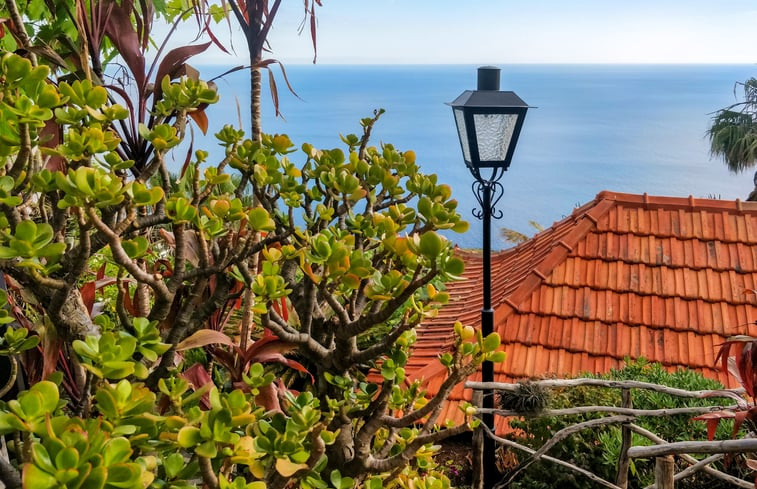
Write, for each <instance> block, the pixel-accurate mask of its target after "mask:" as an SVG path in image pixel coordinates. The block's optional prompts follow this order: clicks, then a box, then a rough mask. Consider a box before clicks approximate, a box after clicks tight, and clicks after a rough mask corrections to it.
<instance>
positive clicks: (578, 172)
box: [177, 65, 757, 248]
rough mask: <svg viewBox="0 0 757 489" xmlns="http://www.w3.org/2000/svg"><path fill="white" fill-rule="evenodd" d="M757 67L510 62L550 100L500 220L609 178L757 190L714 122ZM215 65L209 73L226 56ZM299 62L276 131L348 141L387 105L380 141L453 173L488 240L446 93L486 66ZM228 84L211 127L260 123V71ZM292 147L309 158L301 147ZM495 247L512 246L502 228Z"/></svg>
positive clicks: (267, 113)
mask: <svg viewBox="0 0 757 489" xmlns="http://www.w3.org/2000/svg"><path fill="white" fill-rule="evenodd" d="M755 68H757V67H755V66H752V65H736V66H731V65H515V66H503V67H502V89H503V90H513V91H515V92H516V93H517V94H518V95H519V96H520V97H521V98H522V99H523V100H525V101H526V102H527V103H529V104H530V105H531V106H535V107H537V108H534V109H531V110H529V111H528V114H527V116H526V121H525V125H524V127H523V131H522V133H521V138H520V141H519V143H518V147H517V149H516V151H515V157H514V159H513V163H512V166H511V167H510V170H509V171H508V172H507V173H506V174H505V176H504V178H503V180H502V184H503V185H504V188H505V195H504V196H503V198H502V200H501V201H500V202H499V205H498V208H499V209H501V210H502V212H503V213H504V216H503V217H502V219H499V220H497V221H495V222H494V223H493V229H495V230H497V229H499V228H501V227H509V228H513V229H516V230H519V231H521V232H524V233H528V234H531V233H532V232H533V229H532V228H531V227H530V226H529V224H528V223H529V221H531V220H533V221H536V222H538V223H540V224H542V225H543V226H545V227H546V226H549V225H551V224H552V223H553V222H554V221H556V220H559V219H561V218H562V217H564V216H566V215H569V214H570V213H571V211H572V210H573V208H574V207H576V206H578V205H580V204H583V203H585V202H587V201H589V200H591V199H592V198H594V196H595V195H596V194H597V193H598V192H600V191H602V190H612V191H617V192H631V193H644V192H647V193H649V194H650V195H669V196H682V197H686V196H688V195H693V196H694V197H708V196H715V197H720V198H724V199H736V198H741V199H744V198H746V196H747V195H748V194H749V192H750V191H751V189H752V175H751V172H747V173H743V174H740V175H733V174H730V173H729V172H728V170H727V169H726V167H725V165H724V164H723V163H722V162H721V161H720V160H712V159H711V158H710V155H709V145H708V141H707V139H706V136H705V133H706V130H707V127H708V124H709V122H710V120H711V118H712V113H713V112H714V111H715V110H717V109H719V108H721V107H725V106H728V105H730V104H732V103H734V102H735V101H736V98H735V97H734V83H735V82H737V81H744V80H746V79H747V78H749V77H751V76H753V75H755V73H757V69H755ZM201 71H202V76H203V77H204V78H206V79H207V78H211V77H214V76H216V75H218V74H220V73H223V72H224V71H225V68H223V67H217V66H214V67H204V68H202V69H201ZM286 72H287V76H288V79H289V81H290V83H291V85H292V87H293V88H294V90H295V91H296V92H297V95H298V96H299V98H298V97H295V96H293V95H292V94H291V93H289V92H288V90H287V88H286V85H285V83H284V80H283V78H282V77H281V74H280V72H278V71H276V80H277V83H278V88H279V97H280V109H281V112H282V115H283V118H277V117H275V115H274V110H273V108H272V105H271V101H270V97H269V95H268V94H264V107H263V120H264V122H263V129H264V131H266V132H269V133H287V134H288V135H289V136H290V137H291V138H292V140H293V141H294V142H295V144H296V145H297V146H298V147H299V146H300V145H301V144H302V143H303V142H310V143H312V144H314V145H316V146H318V147H323V148H333V147H343V144H342V143H341V141H340V140H339V134H349V133H355V134H360V125H359V121H360V119H361V118H362V117H367V116H370V115H371V114H372V112H373V110H374V109H377V108H384V109H385V110H386V114H384V116H383V117H382V118H381V120H380V121H379V123H378V125H377V126H376V128H375V130H374V133H373V134H374V136H373V143H374V144H380V143H381V142H387V143H392V144H393V145H394V146H395V147H396V148H398V149H400V150H407V149H413V150H414V151H415V152H416V154H417V161H418V163H419V165H420V166H421V169H422V171H424V172H428V173H432V172H433V173H437V174H438V175H439V180H440V181H441V182H445V183H448V184H450V185H451V187H452V190H453V196H454V197H455V198H456V199H457V200H458V201H459V203H460V204H459V208H460V210H461V213H462V214H463V216H464V217H465V218H466V219H468V221H469V222H470V223H471V228H470V230H469V231H468V232H467V233H466V234H465V235H451V236H450V238H451V239H452V240H453V241H455V242H457V243H458V244H459V245H460V246H462V247H466V248H480V247H481V225H480V222H479V221H477V220H476V219H475V218H474V217H473V216H472V214H471V210H472V209H473V208H474V207H475V206H476V205H477V203H476V201H475V198H474V197H473V193H472V191H471V183H472V181H473V178H472V177H471V176H470V174H469V173H468V171H467V169H466V168H465V166H464V164H463V161H462V155H461V150H460V144H459V141H458V139H457V134H456V131H455V127H454V122H453V120H452V111H451V109H450V108H449V107H448V106H446V105H445V102H449V101H451V100H453V99H454V98H455V97H456V96H457V95H459V94H460V92H462V91H463V90H466V89H475V86H476V67H475V66H461V65H450V66H436V65H416V66H408V65H401V66H364V65H359V66H358V65H354V66H345V65H293V66H287V68H286ZM265 76H266V75H265V74H264V77H265ZM264 80H265V78H264ZM217 83H218V86H219V93H220V95H221V100H220V102H219V103H218V104H216V105H215V106H213V107H212V108H211V109H209V114H208V115H209V117H210V125H211V126H210V130H209V134H212V133H213V132H215V131H217V130H218V129H219V128H220V127H222V126H223V124H229V123H230V124H235V125H239V123H240V116H239V114H240V113H241V123H242V127H244V128H245V129H246V128H248V127H249V122H248V121H249V118H248V116H247V112H248V111H246V110H245V107H248V106H249V88H248V75H247V73H246V72H237V73H234V74H231V75H227V76H226V77H224V78H223V79H220V80H217ZM264 85H266V84H265V83H264ZM266 88H267V87H266ZM737 90H738V89H737ZM739 95H740V94H739ZM194 147H195V148H203V149H206V150H208V151H210V152H211V158H213V155H215V156H216V157H218V155H219V154H220V151H219V150H218V146H217V145H216V144H215V143H214V142H213V139H212V138H209V137H206V138H197V140H196V141H195V146H194ZM292 157H293V158H294V159H295V161H296V158H298V156H297V154H296V153H295V154H293V155H292ZM177 158H178V156H177ZM210 161H214V160H213V159H211V160H210ZM492 246H493V248H505V247H507V246H509V245H508V244H507V243H506V242H504V241H503V240H501V239H500V238H499V233H498V232H495V235H494V236H493V237H492Z"/></svg>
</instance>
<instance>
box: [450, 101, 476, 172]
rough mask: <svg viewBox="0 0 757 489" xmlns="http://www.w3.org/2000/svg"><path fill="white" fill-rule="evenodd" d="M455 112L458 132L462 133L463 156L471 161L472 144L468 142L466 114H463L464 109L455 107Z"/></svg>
mask: <svg viewBox="0 0 757 489" xmlns="http://www.w3.org/2000/svg"><path fill="white" fill-rule="evenodd" d="M453 112H454V113H455V123H456V124H457V134H459V135H460V143H461V145H462V147H463V158H465V161H467V162H470V160H471V158H470V147H469V146H470V144H469V143H468V130H467V128H466V127H465V115H464V114H463V109H462V108H459V109H455V110H454V111H453ZM448 113H449V112H448Z"/></svg>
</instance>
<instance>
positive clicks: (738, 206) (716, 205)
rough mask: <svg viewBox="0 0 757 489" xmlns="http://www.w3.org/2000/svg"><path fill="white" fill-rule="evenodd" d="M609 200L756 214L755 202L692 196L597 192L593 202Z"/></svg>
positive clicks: (623, 202) (658, 206)
mask: <svg viewBox="0 0 757 489" xmlns="http://www.w3.org/2000/svg"><path fill="white" fill-rule="evenodd" d="M600 199H609V200H614V201H616V202H618V203H622V204H633V205H639V206H643V207H646V208H649V207H654V208H665V207H670V208H675V209H680V208H681V207H682V206H684V205H687V206H688V207H689V208H690V209H691V210H718V211H723V210H731V211H734V212H737V213H746V212H756V213H757V202H753V201H742V200H741V199H735V200H723V199H708V198H702V197H698V198H695V197H694V196H693V195H689V196H687V197H670V196H657V195H649V194H647V193H646V192H645V193H643V194H631V193H623V192H613V191H610V190H603V191H601V192H599V193H598V194H597V196H596V198H595V200H600Z"/></svg>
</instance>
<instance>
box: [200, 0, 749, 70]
mask: <svg viewBox="0 0 757 489" xmlns="http://www.w3.org/2000/svg"><path fill="white" fill-rule="evenodd" d="M317 17H318V30H317V33H318V61H319V63H753V62H756V61H757V1H756V0H749V1H747V0H709V1H704V0H676V1H673V0H637V1H634V2H630V1H623V0H323V7H321V8H319V9H317ZM301 20H302V1H301V0H284V1H283V3H282V7H281V11H280V13H279V17H278V18H277V23H276V25H275V30H274V32H273V33H272V35H271V37H270V40H271V45H272V48H273V54H272V56H274V57H276V58H277V59H280V60H281V61H283V62H287V63H306V62H310V61H311V60H312V49H311V46H310V37H309V35H308V34H307V32H304V33H303V34H302V35H298V34H297V28H298V24H299V23H300V22H301ZM222 37H224V36H222ZM235 45H236V46H237V49H238V52H239V53H240V62H244V58H242V57H241V54H242V53H244V46H243V41H242V40H241V38H237V40H236V41H235ZM213 58H214V59H213V60H211V59H209V58H208V57H205V58H204V59H203V61H204V62H208V61H218V62H221V63H224V64H226V63H229V61H230V60H229V58H228V57H225V56H220V57H215V56H214V57H213Z"/></svg>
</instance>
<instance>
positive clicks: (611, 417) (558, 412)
mask: <svg viewBox="0 0 757 489" xmlns="http://www.w3.org/2000/svg"><path fill="white" fill-rule="evenodd" d="M530 383H531V384H533V385H536V386H537V387H540V388H542V389H562V388H571V387H578V386H593V387H600V388H607V389H620V390H621V393H622V395H621V399H622V402H621V406H576V407H571V408H567V409H552V410H550V409H546V410H544V411H541V412H540V413H539V416H550V417H552V416H568V415H576V414H589V413H603V414H606V416H604V417H600V418H597V419H592V420H589V421H585V422H582V423H577V424H574V425H571V426H568V427H566V428H564V429H562V430H560V431H557V432H556V433H554V435H553V436H552V438H551V439H550V440H548V441H547V442H546V443H545V444H544V445H543V446H542V447H541V448H539V449H538V450H534V449H532V448H530V447H527V446H525V445H522V444H519V443H516V442H514V441H512V440H508V439H505V438H502V437H499V436H496V435H495V434H494V433H492V432H491V431H490V430H488V429H487V428H486V427H485V426H483V425H482V426H481V428H480V429H479V430H478V431H477V433H476V434H475V435H474V454H473V455H474V456H473V459H474V485H473V487H474V488H477V489H478V488H480V487H482V480H481V479H482V473H483V472H482V466H481V460H482V453H483V452H482V451H483V437H484V436H490V437H492V438H493V439H494V440H495V441H496V442H497V443H499V444H500V445H503V446H506V447H509V448H512V449H516V450H520V451H523V452H526V453H528V454H530V457H529V458H528V459H526V460H525V461H523V463H521V464H520V465H518V467H516V468H515V469H514V470H513V471H511V472H510V473H509V474H507V475H506V476H505V477H504V478H503V479H502V480H501V481H498V483H497V487H507V485H508V484H509V483H510V482H512V481H513V480H514V479H515V478H516V477H517V476H518V474H519V473H520V472H522V471H523V470H525V468H527V467H528V466H529V465H531V464H532V463H534V462H536V461H544V462H548V463H554V464H558V465H560V466H562V467H564V468H565V469H567V470H571V471H573V472H576V473H577V474H580V475H581V476H583V477H586V478H588V479H590V480H592V481H594V482H595V483H597V484H598V485H601V486H604V487H607V488H610V489H626V488H627V487H628V477H629V467H630V463H631V459H634V458H655V460H656V464H655V483H654V484H653V485H651V486H649V487H648V488H646V489H654V488H656V489H671V488H673V486H674V484H675V482H676V481H680V480H682V479H685V478H687V477H690V476H691V475H693V474H694V473H695V472H698V471H703V472H706V473H707V474H709V475H711V476H713V477H717V478H719V479H721V480H724V481H727V482H728V483H730V484H733V485H734V486H736V487H743V488H745V489H747V488H754V487H755V484H754V482H747V481H745V480H742V479H739V478H737V477H734V476H732V475H729V474H726V473H723V472H721V471H719V470H716V469H715V468H713V467H711V464H712V463H713V462H716V461H718V460H720V459H721V458H723V456H724V454H727V453H745V452H757V439H756V438H744V439H737V440H725V441H687V442H672V443H668V442H667V441H666V440H664V439H662V438H660V437H659V436H657V435H656V434H654V433H651V432H650V431H648V430H646V429H644V428H643V427H641V426H639V425H637V424H635V423H634V421H635V420H637V419H638V418H640V417H646V416H657V417H660V416H672V415H680V414H685V415H690V416H697V415H701V414H704V413H708V412H714V411H720V410H744V409H746V408H747V407H748V406H747V404H746V401H745V400H744V397H743V393H744V390H743V389H722V390H700V391H689V390H684V389H676V388H673V387H667V386H664V385H659V384H651V383H647V382H638V381H612V380H602V379H590V378H578V379H547V380H537V381H530ZM465 386H466V387H467V388H469V389H473V392H474V397H473V402H474V404H475V405H476V406H477V413H479V414H484V413H487V412H491V413H494V414H495V415H496V416H506V417H519V416H523V415H524V414H525V413H523V412H519V411H513V410H506V409H496V408H495V409H485V408H483V407H481V406H482V402H481V400H482V398H483V393H484V392H508V391H509V392H518V391H519V389H521V388H522V384H505V383H499V382H467V383H466V384H465ZM634 389H646V390H652V391H656V392H661V393H665V394H669V395H672V396H677V397H684V398H695V399H704V398H722V399H724V400H725V401H726V403H728V404H726V403H724V404H723V405H722V406H707V407H687V408H674V409H634V408H633V394H632V392H633V390H634ZM611 424H617V425H620V426H621V433H622V443H621V451H620V460H618V464H617V467H618V472H617V476H616V479H615V480H614V481H608V480H605V479H602V478H601V477H599V476H598V475H596V474H594V473H591V472H589V471H588V470H586V469H583V468H581V467H578V466H576V465H574V464H571V463H569V462H566V461H564V460H559V459H556V458H554V457H550V456H549V455H547V452H548V451H549V449H550V448H552V447H554V446H555V445H556V444H557V443H559V442H560V441H561V440H564V439H565V438H567V437H568V436H570V435H572V434H574V433H578V432H579V431H582V430H586V429H592V428H595V427H598V426H606V425H611ZM632 433H637V434H638V435H641V436H643V437H645V438H647V439H648V440H650V441H651V442H652V443H653V445H651V446H632ZM690 454H709V455H710V456H709V457H707V458H705V459H703V460H698V459H696V458H694V457H692V456H691V455H690ZM674 457H679V458H680V459H681V460H683V461H684V462H686V463H687V464H688V467H687V468H686V469H684V470H681V471H680V472H678V473H677V474H674V470H675V463H674Z"/></svg>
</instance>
